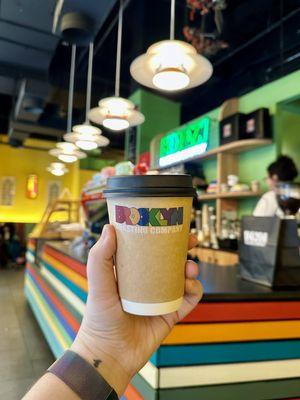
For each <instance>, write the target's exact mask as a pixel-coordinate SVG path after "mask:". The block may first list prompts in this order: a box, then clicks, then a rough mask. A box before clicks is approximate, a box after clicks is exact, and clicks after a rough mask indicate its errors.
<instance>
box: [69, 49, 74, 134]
mask: <svg viewBox="0 0 300 400" xmlns="http://www.w3.org/2000/svg"><path fill="white" fill-rule="evenodd" d="M75 60H76V45H75V44H72V55H71V67H70V83H69V99H68V122H67V132H71V130H72V114H73V97H74V75H75Z"/></svg>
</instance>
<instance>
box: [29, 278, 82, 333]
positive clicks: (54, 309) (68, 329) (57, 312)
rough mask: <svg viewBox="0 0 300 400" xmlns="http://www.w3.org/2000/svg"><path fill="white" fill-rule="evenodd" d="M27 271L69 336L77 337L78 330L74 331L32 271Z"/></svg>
mask: <svg viewBox="0 0 300 400" xmlns="http://www.w3.org/2000/svg"><path fill="white" fill-rule="evenodd" d="M27 272H28V275H29V276H30V278H31V280H32V281H33V282H34V285H35V286H36V287H37V289H38V291H39V292H40V293H41V295H42V296H43V298H44V299H45V300H46V302H47V303H48V305H49V307H50V308H51V310H52V311H53V312H54V314H55V315H56V316H57V318H58V319H59V321H60V323H61V324H62V326H63V327H64V329H65V331H66V333H67V334H68V336H69V337H70V339H71V340H74V339H75V337H76V332H74V330H73V329H72V328H71V327H70V325H69V324H68V321H67V320H66V319H65V317H64V316H63V315H62V314H61V312H60V311H59V310H58V309H57V308H56V307H55V305H54V304H53V303H52V301H51V299H50V297H49V296H48V295H47V294H46V293H45V292H44V291H43V289H42V288H41V286H40V284H39V283H38V282H37V280H36V279H35V277H34V276H33V275H32V274H31V273H30V271H27ZM44 283H45V282H44Z"/></svg>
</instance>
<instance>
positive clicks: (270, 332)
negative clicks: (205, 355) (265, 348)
mask: <svg viewBox="0 0 300 400" xmlns="http://www.w3.org/2000/svg"><path fill="white" fill-rule="evenodd" d="M299 338H300V321H271V322H234V323H217V324H191V325H190V324H188V325H176V326H175V327H174V328H173V330H172V331H171V333H170V334H169V335H168V336H167V338H166V339H165V340H164V343H163V344H185V343H187V344H189V343H211V342H213V343H215V342H240V341H242V342H245V341H255V340H278V339H299Z"/></svg>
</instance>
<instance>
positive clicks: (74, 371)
mask: <svg viewBox="0 0 300 400" xmlns="http://www.w3.org/2000/svg"><path fill="white" fill-rule="evenodd" d="M196 244H197V240H196V238H195V237H193V236H191V237H190V240H189V248H190V249H191V248H192V247H194V246H195V245H196ZM116 246H117V243H116V233H115V230H114V228H113V226H112V225H105V227H104V229H103V231H102V234H101V238H100V240H99V241H98V242H97V243H96V244H95V245H94V246H93V247H92V249H91V250H90V253H89V257H88V262H87V276H88V287H89V291H88V300H87V306H86V309H85V312H84V317H83V321H82V324H81V327H80V329H79V332H78V334H77V337H76V338H75V341H74V343H73V344H72V346H71V350H67V351H66V352H65V353H64V355H63V356H62V357H61V358H60V359H59V360H58V361H56V362H55V363H54V364H53V365H52V366H51V367H50V368H49V369H48V373H46V374H45V375H44V376H43V377H42V378H41V379H40V380H39V381H38V382H37V383H36V384H35V385H34V386H33V388H32V389H31V390H30V391H29V392H28V393H27V394H26V395H25V397H24V398H23V400H49V399H55V400H73V399H74V400H76V399H79V398H80V399H82V400H95V399H97V400H113V399H117V396H119V397H121V396H122V394H123V393H124V391H125V388H126V386H127V385H128V383H129V382H130V380H131V378H132V377H133V376H134V375H135V374H136V373H137V372H138V371H139V370H140V368H141V367H142V366H143V365H144V364H145V363H146V362H147V360H148V359H149V357H150V356H151V354H152V353H153V352H154V351H155V350H156V349H157V348H158V347H159V345H160V344H161V342H162V341H163V340H164V338H165V337H166V336H167V335H168V334H169V333H170V331H171V329H172V328H173V326H174V325H175V324H176V323H177V322H179V321H180V320H182V319H183V318H184V317H185V316H186V315H187V314H189V313H190V312H191V311H192V309H193V308H194V307H195V306H196V305H197V304H198V302H199V301H200V299H201V296H202V286H201V284H200V282H199V281H198V280H197V275H198V266H197V264H195V263H194V262H193V261H187V263H186V268H185V277H186V280H185V295H184V300H183V303H182V305H181V307H180V309H179V310H178V311H177V312H173V313H171V314H167V315H162V316H155V317H141V316H138V315H132V314H127V313H126V312H124V311H123V310H122V306H121V302H120V298H119V294H118V289H117V283H116V279H115V275H114V267H113V265H114V264H113V259H114V255H115V252H116Z"/></svg>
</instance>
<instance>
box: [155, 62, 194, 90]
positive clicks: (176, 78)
mask: <svg viewBox="0 0 300 400" xmlns="http://www.w3.org/2000/svg"><path fill="white" fill-rule="evenodd" d="M152 82H153V85H154V86H156V87H157V88H159V89H162V90H167V91H173V90H181V89H184V88H185V87H187V86H188V85H189V83H190V78H189V76H188V75H187V74H186V73H185V72H183V71H180V70H179V69H177V68H166V69H164V70H162V71H159V72H157V73H156V74H155V75H154V77H153V80H152Z"/></svg>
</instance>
